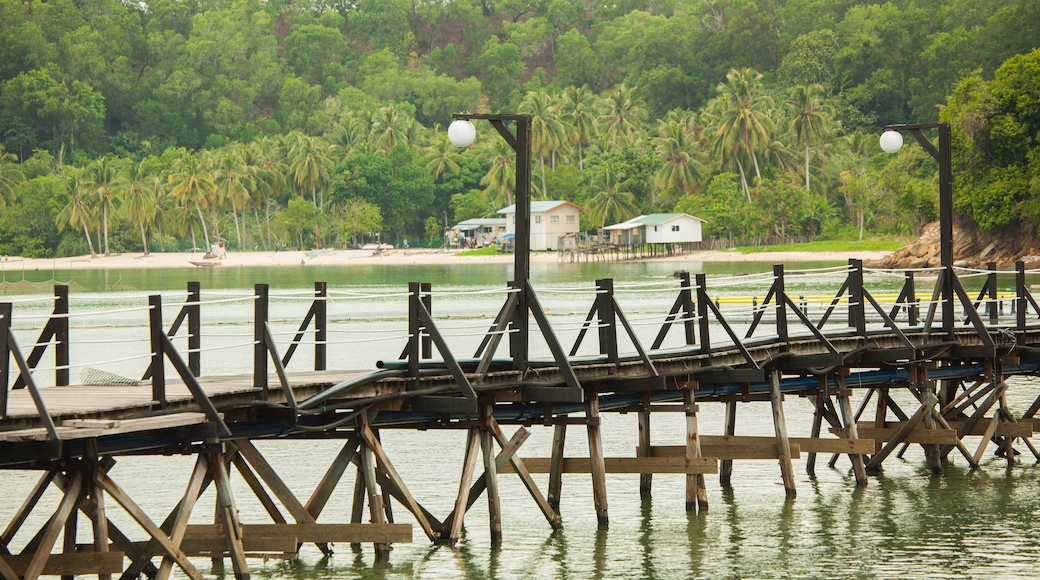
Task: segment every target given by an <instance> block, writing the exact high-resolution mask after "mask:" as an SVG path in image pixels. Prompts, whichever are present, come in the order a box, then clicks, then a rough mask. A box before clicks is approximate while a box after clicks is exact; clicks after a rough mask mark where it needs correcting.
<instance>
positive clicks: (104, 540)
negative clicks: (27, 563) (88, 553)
mask: <svg viewBox="0 0 1040 580" xmlns="http://www.w3.org/2000/svg"><path fill="white" fill-rule="evenodd" d="M85 448H86V453H85V459H86V460H87V461H88V462H89V470H90V474H89V476H87V477H85V478H84V479H85V484H86V487H87V490H86V497H85V499H86V501H87V502H89V505H90V508H91V509H90V511H89V512H87V517H89V518H90V523H91V530H92V531H93V534H94V536H93V537H94V551H95V552H97V553H99V554H103V553H105V552H108V517H107V516H106V515H105V494H104V493H103V492H102V491H101V490H100V489H99V488H98V486H97V483H95V481H94V472H95V471H98V470H100V469H102V467H101V462H100V459H99V457H98V448H97V439H88V440H87V441H86V442H85ZM73 537H75V536H73ZM111 578H112V575H111V574H99V575H98V580H111ZM161 580H166V579H165V578H163V579H161Z"/></svg>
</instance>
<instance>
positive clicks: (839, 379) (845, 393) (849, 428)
mask: <svg viewBox="0 0 1040 580" xmlns="http://www.w3.org/2000/svg"><path fill="white" fill-rule="evenodd" d="M834 383H835V384H836V385H837V387H838V392H836V393H835V394H834V396H835V398H837V399H838V408H839V409H840V410H841V422H842V423H844V424H845V437H846V438H847V439H859V433H858V429H857V428H856V417H855V416H854V415H853V414H852V402H851V401H850V400H849V397H850V395H849V389H848V386H846V384H845V377H844V376H842V375H834ZM849 459H851V460H852V472H853V473H854V474H855V476H856V485H867V471H866V469H864V467H863V456H862V455H849Z"/></svg>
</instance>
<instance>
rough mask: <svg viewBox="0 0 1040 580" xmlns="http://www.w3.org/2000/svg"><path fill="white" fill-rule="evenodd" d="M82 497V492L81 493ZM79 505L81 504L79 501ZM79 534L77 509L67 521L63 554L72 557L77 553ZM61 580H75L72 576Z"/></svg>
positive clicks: (62, 548)
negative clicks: (77, 537)
mask: <svg viewBox="0 0 1040 580" xmlns="http://www.w3.org/2000/svg"><path fill="white" fill-rule="evenodd" d="M80 495H81V497H82V492H80ZM77 503H79V502H78V501H77ZM78 532H79V512H78V511H77V510H75V509H73V510H72V512H71V513H69V518H68V519H67V520H65V531H64V532H63V533H62V543H61V551H62V554H67V555H72V554H75V553H76V536H77V535H78ZM61 580H75V577H74V576H73V575H72V574H62V576H61Z"/></svg>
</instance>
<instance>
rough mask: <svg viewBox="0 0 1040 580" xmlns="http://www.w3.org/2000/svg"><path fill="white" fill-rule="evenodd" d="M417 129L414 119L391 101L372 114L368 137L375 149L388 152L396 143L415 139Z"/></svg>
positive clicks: (404, 142)
mask: <svg viewBox="0 0 1040 580" xmlns="http://www.w3.org/2000/svg"><path fill="white" fill-rule="evenodd" d="M417 129H418V123H416V121H415V119H414V118H412V117H411V116H410V115H409V114H408V113H406V112H405V111H402V110H400V109H398V108H397V105H395V104H393V103H391V104H389V105H387V106H385V107H380V108H379V109H378V110H376V112H375V114H373V115H372V127H371V130H370V132H369V138H370V139H371V141H372V143H373V144H374V145H375V146H376V148H377V149H379V150H380V151H383V152H384V153H389V152H391V151H393V149H394V147H396V146H397V145H398V144H404V145H411V144H412V143H413V142H414V141H415V135H416V131H417Z"/></svg>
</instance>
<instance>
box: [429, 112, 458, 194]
mask: <svg viewBox="0 0 1040 580" xmlns="http://www.w3.org/2000/svg"><path fill="white" fill-rule="evenodd" d="M458 156H459V148H458V147H456V146H454V145H452V144H451V141H449V140H448V133H447V132H446V131H442V130H441V127H440V125H437V126H436V127H434V137H433V142H432V143H431V144H430V145H429V146H428V147H426V148H424V150H423V154H422V158H421V159H422V163H423V166H424V167H426V171H427V172H429V174H430V175H431V176H433V179H434V180H435V181H436V180H437V179H440V177H441V175H444V174H445V173H458V172H459V164H458V162H457V161H455V159H456V158H457V157H458Z"/></svg>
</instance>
